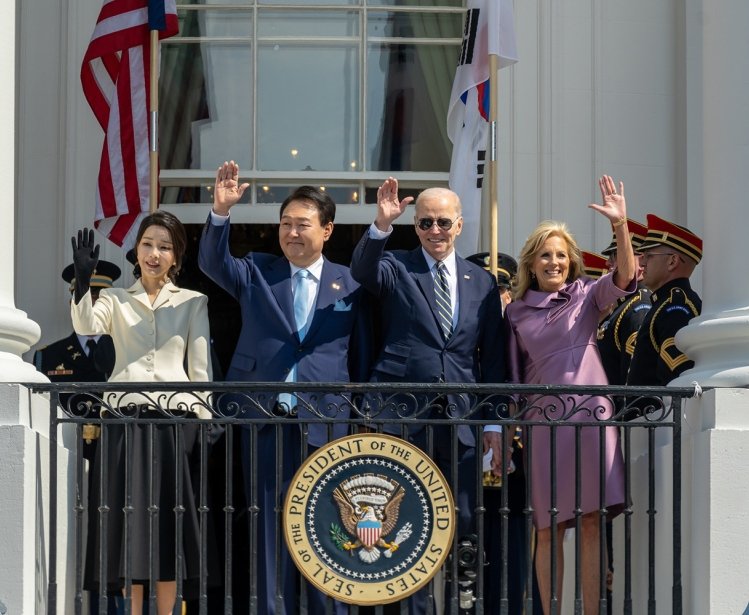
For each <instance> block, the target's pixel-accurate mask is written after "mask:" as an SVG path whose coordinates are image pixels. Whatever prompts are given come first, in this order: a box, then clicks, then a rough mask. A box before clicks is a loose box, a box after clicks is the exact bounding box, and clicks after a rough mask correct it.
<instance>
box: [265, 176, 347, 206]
mask: <svg viewBox="0 0 749 615" xmlns="http://www.w3.org/2000/svg"><path fill="white" fill-rule="evenodd" d="M306 183H307V184H309V185H312V186H314V187H315V188H319V189H323V188H324V192H326V193H327V194H328V195H329V196H330V198H331V199H333V202H334V203H335V204H336V205H350V204H358V200H359V190H358V188H357V187H356V186H329V185H328V186H326V185H322V184H315V183H313V182H306ZM299 185H301V183H300V184H298V185H297V184H295V185H293V186H288V185H287V186H284V185H277V184H258V187H257V202H258V204H260V203H264V204H268V203H273V204H276V203H282V202H283V201H284V199H285V198H286V197H287V196H289V195H290V194H291V193H292V192H294V190H296V189H297V187H298V186H299Z"/></svg>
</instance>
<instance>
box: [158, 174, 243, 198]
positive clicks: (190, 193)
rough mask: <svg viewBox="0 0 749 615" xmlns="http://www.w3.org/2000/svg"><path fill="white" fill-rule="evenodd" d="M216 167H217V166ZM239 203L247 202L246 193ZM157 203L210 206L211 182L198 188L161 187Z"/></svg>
mask: <svg viewBox="0 0 749 615" xmlns="http://www.w3.org/2000/svg"><path fill="white" fill-rule="evenodd" d="M216 166H217V167H218V165H216ZM162 184H163V182H162ZM241 202H242V203H246V202H247V193H245V194H244V195H243V196H242V200H241ZM159 203H163V204H164V205H186V204H193V203H203V204H206V205H208V204H211V203H213V182H211V183H210V184H204V185H199V186H195V185H192V184H190V185H182V186H164V185H162V187H161V192H160V196H159Z"/></svg>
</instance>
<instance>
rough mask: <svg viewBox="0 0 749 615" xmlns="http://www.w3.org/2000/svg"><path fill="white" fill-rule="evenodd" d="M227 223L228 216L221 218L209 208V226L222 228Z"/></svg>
mask: <svg viewBox="0 0 749 615" xmlns="http://www.w3.org/2000/svg"><path fill="white" fill-rule="evenodd" d="M228 221H229V214H227V215H225V216H222V215H221V214H217V213H216V212H215V211H213V207H211V224H212V225H213V226H224V224H226V223H227V222H228Z"/></svg>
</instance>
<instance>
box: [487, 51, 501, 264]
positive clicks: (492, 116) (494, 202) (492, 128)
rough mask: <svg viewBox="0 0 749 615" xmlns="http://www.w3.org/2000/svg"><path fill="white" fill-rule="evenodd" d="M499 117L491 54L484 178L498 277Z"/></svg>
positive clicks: (496, 75) (496, 66) (492, 256)
mask: <svg viewBox="0 0 749 615" xmlns="http://www.w3.org/2000/svg"><path fill="white" fill-rule="evenodd" d="M498 117H499V56H497V55H496V54H490V55H489V165H488V167H487V172H486V174H485V176H484V180H485V181H488V182H489V271H491V273H492V275H493V276H494V277H495V278H496V277H497V269H498V268H499V265H498V262H497V252H498V251H499V238H498V227H499V198H498V192H499V190H498V187H499V162H498V155H497V119H498Z"/></svg>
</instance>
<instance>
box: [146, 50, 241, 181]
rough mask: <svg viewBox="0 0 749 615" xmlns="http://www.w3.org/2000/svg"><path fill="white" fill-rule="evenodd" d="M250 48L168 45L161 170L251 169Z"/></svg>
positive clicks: (164, 53) (161, 102) (163, 78)
mask: <svg viewBox="0 0 749 615" xmlns="http://www.w3.org/2000/svg"><path fill="white" fill-rule="evenodd" d="M251 58H252V52H251V49H250V46H249V44H247V45H244V44H226V43H203V44H180V45H169V44H163V45H162V47H161V75H160V82H159V86H160V87H159V92H160V95H159V96H160V100H159V106H160V111H159V150H160V160H161V168H162V169H201V168H202V169H214V168H216V167H217V166H218V165H219V163H221V162H222V161H224V160H227V159H233V160H236V161H237V162H238V163H239V165H240V167H242V168H245V169H249V168H251V166H252V61H251Z"/></svg>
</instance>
